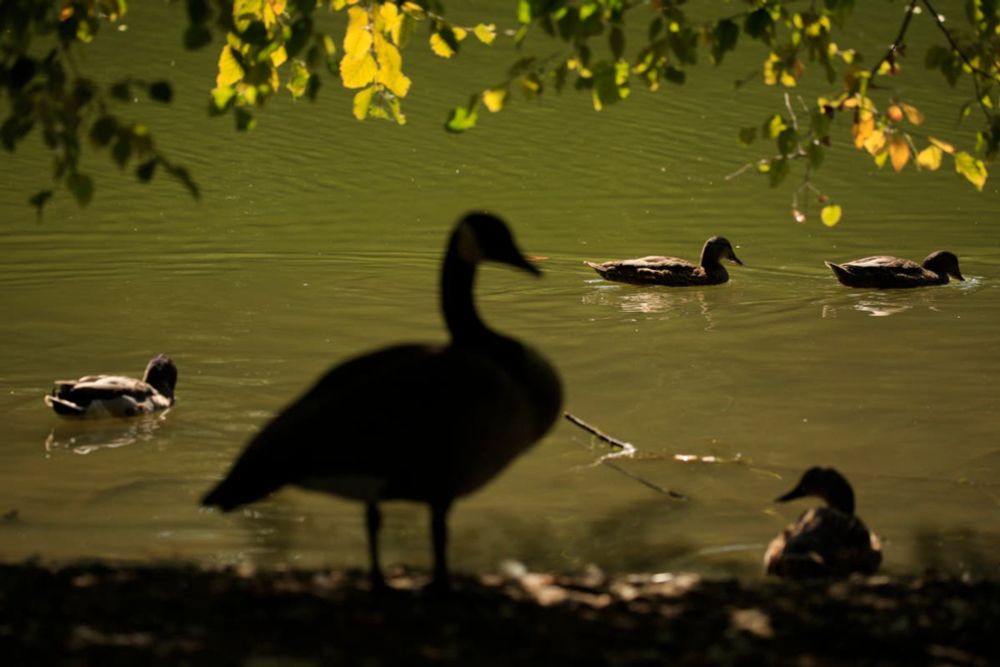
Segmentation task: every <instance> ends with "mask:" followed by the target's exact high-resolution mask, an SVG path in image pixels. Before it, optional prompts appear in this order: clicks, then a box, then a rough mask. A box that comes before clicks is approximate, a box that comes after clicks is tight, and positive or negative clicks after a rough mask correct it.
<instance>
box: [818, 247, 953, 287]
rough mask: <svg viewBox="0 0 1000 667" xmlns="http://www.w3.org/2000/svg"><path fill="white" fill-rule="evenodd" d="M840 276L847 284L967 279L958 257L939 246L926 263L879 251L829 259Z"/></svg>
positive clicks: (909, 283)
mask: <svg viewBox="0 0 1000 667" xmlns="http://www.w3.org/2000/svg"><path fill="white" fill-rule="evenodd" d="M826 265H827V266H829V267H830V268H831V269H832V270H833V273H834V275H835V276H837V280H839V281H840V282H841V283H842V284H844V285H847V286H848V287H882V288H903V287H924V286H926V285H945V284H947V282H948V276H949V275H952V276H955V278H957V279H958V280H965V278H963V277H962V272H961V271H959V269H958V257H956V256H955V254H954V253H951V252H948V251H947V250H938V251H937V252H932V253H931V254H929V255H927V259H925V260H924V263H923V264H917V263H916V262H914V261H912V260H909V259H902V258H900V257H891V256H889V255H876V256H873V257H864V258H862V259H856V260H854V261H852V262H845V263H843V264H834V263H833V262H826Z"/></svg>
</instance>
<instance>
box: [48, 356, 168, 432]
mask: <svg viewBox="0 0 1000 667" xmlns="http://www.w3.org/2000/svg"><path fill="white" fill-rule="evenodd" d="M176 386H177V366H175V365H174V362H173V361H171V359H170V357H168V356H167V355H165V354H158V355H156V356H155V357H153V358H152V359H150V360H149V363H148V364H147V365H146V372H145V373H144V374H143V376H142V379H141V380H136V379H135V378H130V377H125V376H122V375H88V376H86V377H82V378H80V379H79V380H56V382H55V388H54V389H53V390H52V394H51V395H49V396H46V397H45V404H46V405H48V406H50V407H51V408H52V409H53V410H55V411H56V414H58V415H62V416H64V417H109V416H110V417H133V416H135V415H141V414H146V413H148V412H155V411H157V410H165V409H167V408H169V407H170V406H171V405H173V404H174V387H176Z"/></svg>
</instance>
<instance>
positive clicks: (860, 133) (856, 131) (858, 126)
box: [851, 110, 875, 148]
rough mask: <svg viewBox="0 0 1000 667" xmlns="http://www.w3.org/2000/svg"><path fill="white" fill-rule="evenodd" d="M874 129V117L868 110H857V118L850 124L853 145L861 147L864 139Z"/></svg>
mask: <svg viewBox="0 0 1000 667" xmlns="http://www.w3.org/2000/svg"><path fill="white" fill-rule="evenodd" d="M874 131H875V117H874V116H872V114H871V112H870V111H864V110H862V111H860V112H858V119H857V120H856V121H855V122H854V125H852V126H851V134H852V135H853V136H854V147H855V148H862V147H863V146H864V145H865V140H867V139H868V137H870V136H871V135H872V132H874Z"/></svg>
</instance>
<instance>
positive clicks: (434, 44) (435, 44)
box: [431, 32, 455, 58]
mask: <svg viewBox="0 0 1000 667" xmlns="http://www.w3.org/2000/svg"><path fill="white" fill-rule="evenodd" d="M431 51H433V52H434V53H436V54H437V55H439V56H441V57H442V58H451V57H452V56H453V55H455V51H454V49H452V48H451V47H450V46H448V42H446V41H444V39H442V37H441V34H440V33H437V32H436V33H434V34H433V35H431Z"/></svg>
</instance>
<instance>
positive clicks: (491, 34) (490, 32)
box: [472, 23, 497, 44]
mask: <svg viewBox="0 0 1000 667" xmlns="http://www.w3.org/2000/svg"><path fill="white" fill-rule="evenodd" d="M472 32H473V33H474V34H475V35H476V39H478V40H479V41H480V42H482V43H483V44H492V43H493V40H494V39H496V38H497V27H496V25H494V24H492V23H489V24H486V23H480V24H479V25H477V26H476V27H475V28H473V29H472Z"/></svg>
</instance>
